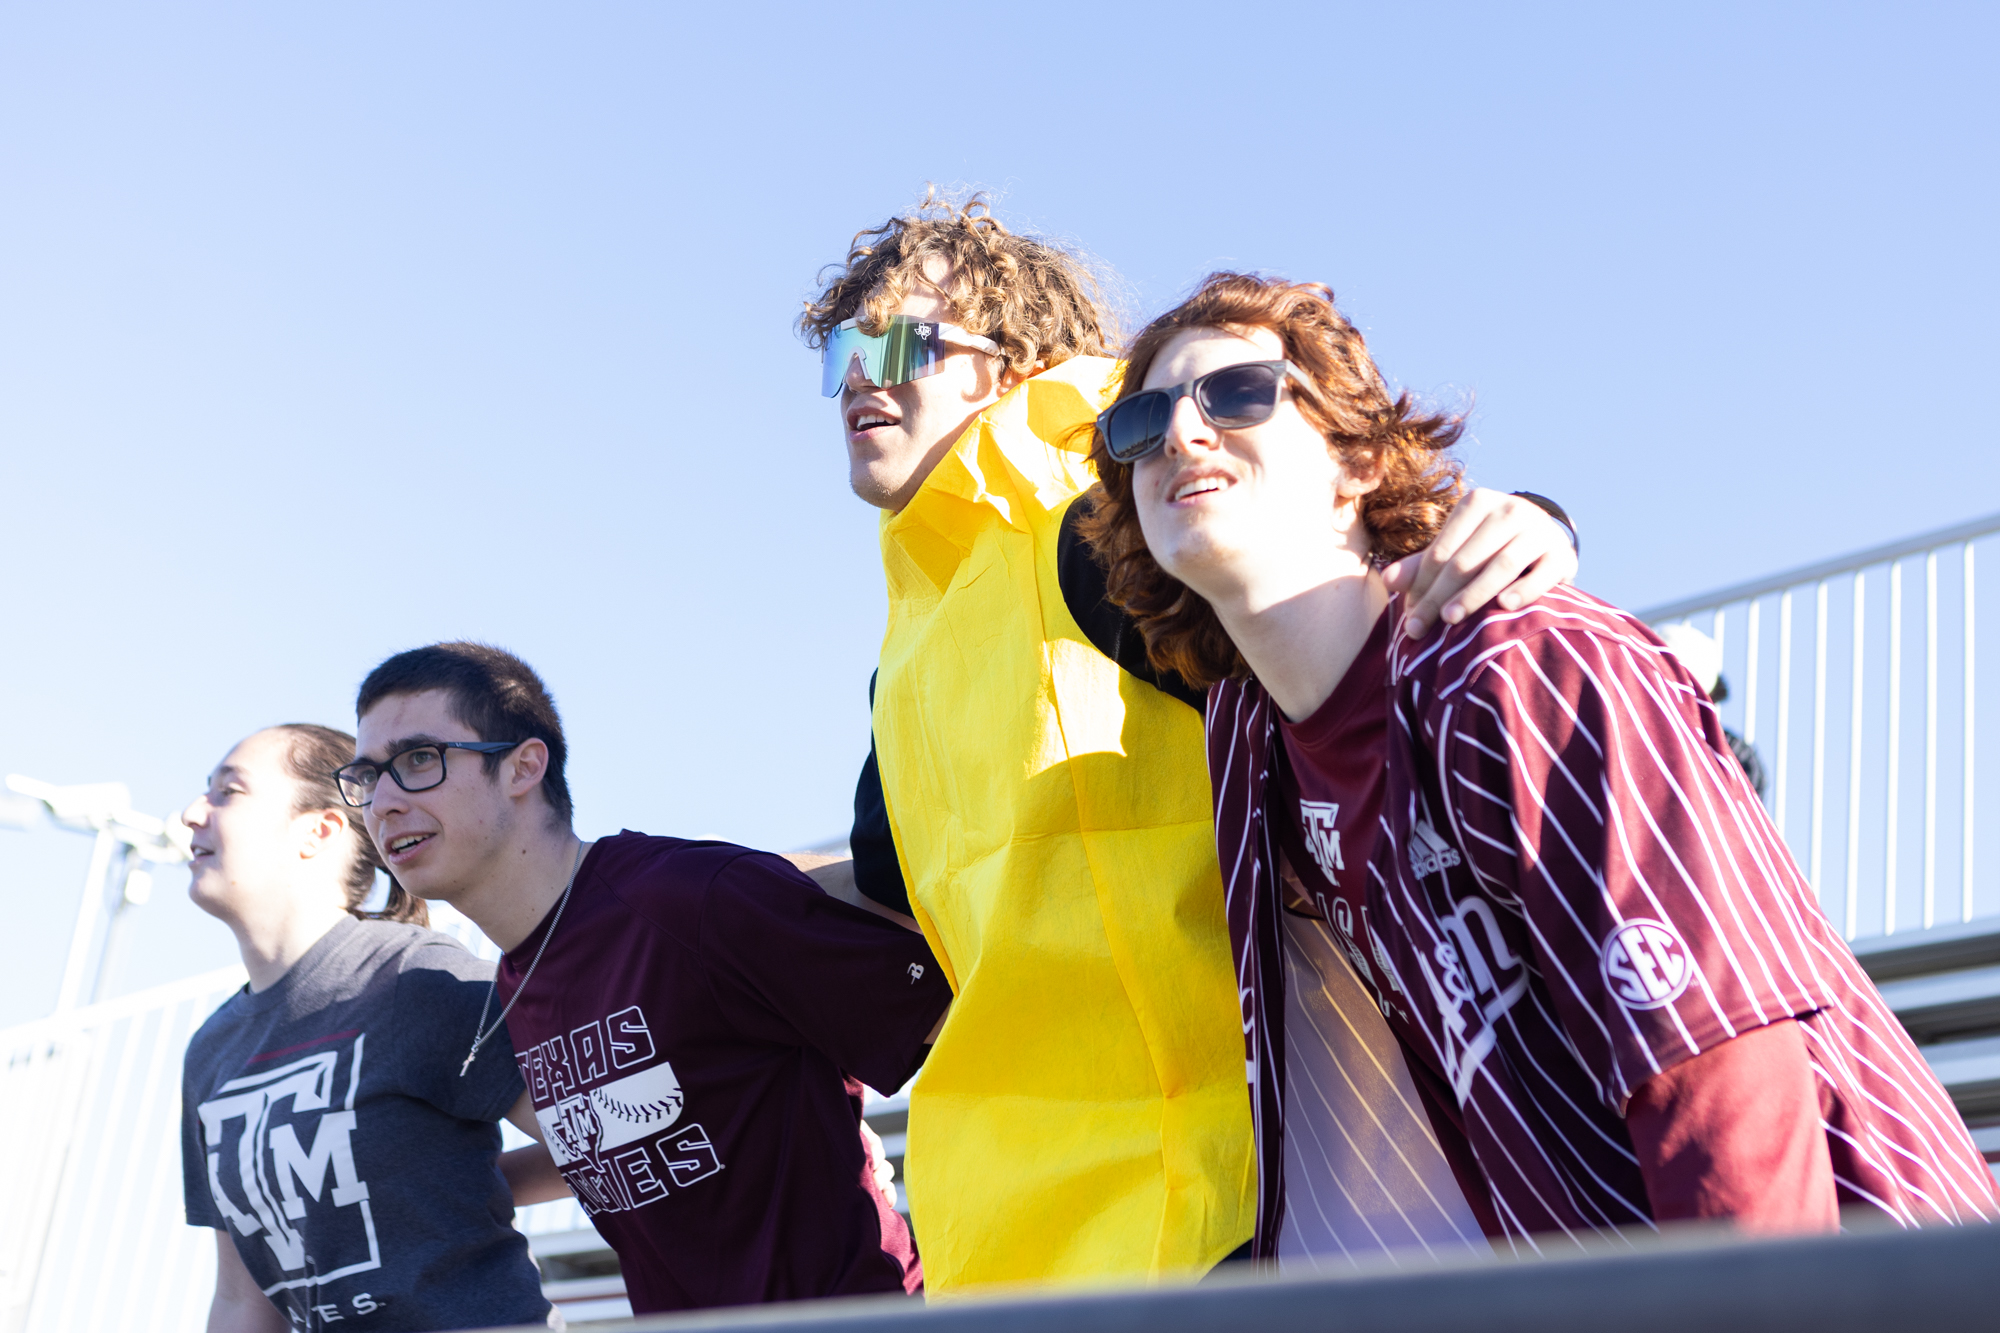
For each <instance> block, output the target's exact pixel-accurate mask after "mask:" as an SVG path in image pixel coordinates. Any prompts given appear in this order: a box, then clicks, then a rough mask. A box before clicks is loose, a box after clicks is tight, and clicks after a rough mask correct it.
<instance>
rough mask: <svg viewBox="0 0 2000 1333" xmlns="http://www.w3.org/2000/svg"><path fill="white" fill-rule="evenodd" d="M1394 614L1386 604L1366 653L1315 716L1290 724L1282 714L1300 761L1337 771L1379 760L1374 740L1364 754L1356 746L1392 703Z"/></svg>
mask: <svg viewBox="0 0 2000 1333" xmlns="http://www.w3.org/2000/svg"><path fill="white" fill-rule="evenodd" d="M1389 618H1390V617H1389V609H1388V608H1384V609H1383V612H1382V614H1381V615H1380V616H1378V617H1376V620H1375V628H1374V629H1372V630H1370V631H1369V633H1368V642H1367V643H1365V644H1363V645H1362V648H1361V655H1360V656H1358V657H1356V658H1355V659H1354V664H1353V665H1352V666H1350V667H1348V668H1347V674H1346V675H1344V676H1342V677H1341V678H1340V683H1339V684H1337V685H1335V686H1334V687H1333V693H1332V694H1329V695H1327V696H1326V702H1325V703H1323V704H1321V705H1320V706H1319V707H1318V709H1316V710H1315V711H1314V712H1313V715H1312V716H1311V717H1308V718H1306V719H1305V720H1304V721H1303V722H1290V721H1287V720H1286V719H1285V715H1284V714H1283V713H1279V714H1278V720H1279V722H1280V724H1281V725H1282V726H1283V728H1284V732H1285V745H1286V748H1288V749H1289V750H1290V751H1291V752H1292V755H1293V757H1294V758H1295V759H1298V760H1301V761H1303V762H1305V763H1307V764H1309V765H1310V766H1311V767H1312V768H1314V769H1317V770H1320V771H1322V772H1326V771H1335V772H1338V771H1341V770H1344V769H1351V768H1353V767H1354V766H1355V765H1356V763H1357V761H1361V760H1363V759H1364V758H1365V759H1368V760H1372V759H1374V758H1375V756H1374V755H1373V753H1372V750H1373V748H1374V747H1373V742H1372V739H1369V743H1368V746H1367V748H1368V750H1369V751H1370V752H1369V753H1367V754H1365V755H1364V754H1361V753H1356V752H1355V745H1356V743H1357V742H1360V741H1363V740H1364V739H1368V738H1366V737H1365V735H1364V734H1365V733H1367V732H1369V731H1371V730H1372V729H1374V728H1377V727H1379V726H1380V725H1381V723H1382V719H1383V716H1384V714H1385V712H1386V710H1387V709H1388V706H1389V694H1388V688H1389Z"/></svg>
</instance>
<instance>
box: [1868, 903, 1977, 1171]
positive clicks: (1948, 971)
mask: <svg viewBox="0 0 2000 1333" xmlns="http://www.w3.org/2000/svg"><path fill="white" fill-rule="evenodd" d="M1854 953H1855V957H1857V958H1859V959H1860V960H1861V965H1862V966H1863V967H1864V968H1866V969H1867V970H1868V975H1869V976H1871V977H1873V978H1874V979H1875V983H1876V985H1878V986H1880V987H1881V990H1882V998H1883V999H1885V1000H1887V1001H1888V1002H1889V1007H1890V1008H1891V1009H1892V1010H1894V1011H1895V1014H1896V1017H1897V1018H1898V1019H1900V1020H1901V1021H1902V1024H1903V1026H1904V1027H1905V1028H1906V1029H1907V1030H1908V1031H1909V1033H1910V1035H1911V1037H1913V1038H1914V1039H1915V1040H1916V1042H1917V1044H1918V1049H1919V1050H1920V1051H1922V1053H1923V1056H1924V1058H1925V1059H1926V1060H1928V1061H1930V1065H1931V1068H1932V1069H1933V1070H1935V1071H1936V1073H1937V1076H1938V1079H1939V1081H1940V1082H1942V1083H1943V1084H1944V1086H1945V1090H1946V1091H1947V1092H1949V1093H1950V1094H1951V1099H1952V1102H1953V1104H1954V1105H1956V1106H1957V1107H1958V1113H1959V1114H1960V1115H1962V1116H1964V1117H1965V1122H1966V1125H1967V1126H1968V1127H1969V1128H1970V1129H1971V1130H1972V1140H1973V1142H1974V1143H1975V1144H1977V1145H1978V1147H1979V1150H1980V1151H1981V1152H1982V1153H1983V1154H1985V1157H1986V1160H1987V1161H1988V1162H1989V1163H2000V918H1987V919H1984V920H1976V921H1970V922H1963V923H1960V924H1957V925H1949V926H1939V927H1936V928H1934V929H1931V930H1922V931H1912V932H1911V933H1909V934H1907V935H1889V936H1881V937H1877V938H1874V939H1867V940H1859V941H1856V943H1855V946H1854ZM1996 1174H2000V1168H1996Z"/></svg>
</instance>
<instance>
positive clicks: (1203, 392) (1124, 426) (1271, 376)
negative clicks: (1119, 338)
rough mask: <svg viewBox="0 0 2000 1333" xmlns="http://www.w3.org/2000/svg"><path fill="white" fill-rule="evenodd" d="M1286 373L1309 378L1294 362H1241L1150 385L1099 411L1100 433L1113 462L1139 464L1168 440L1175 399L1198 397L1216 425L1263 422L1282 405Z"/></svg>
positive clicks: (1199, 406)
mask: <svg viewBox="0 0 2000 1333" xmlns="http://www.w3.org/2000/svg"><path fill="white" fill-rule="evenodd" d="M1287 375H1290V376H1291V377H1292V378H1294V379H1296V380H1298V381H1300V382H1301V383H1303V382H1304V381H1305V375H1304V374H1302V373H1301V372H1300V370H1299V368H1298V367H1297V366H1295V365H1293V364H1292V363H1291V362H1289V361H1242V362H1239V363H1237V364H1236V365H1233V366H1224V367H1223V368H1222V369H1220V370H1211V371H1209V372H1208V373H1207V374H1206V375H1198V376H1196V377H1195V378H1194V379H1191V380H1189V381H1188V382H1187V383H1185V384H1176V385H1174V386H1173V387H1172V388H1170V389H1147V390H1146V391H1145V392H1143V393H1135V394H1133V395H1132V396H1131V397H1130V398H1121V399H1119V400H1118V401H1117V402H1115V403H1113V404H1112V405H1111V406H1110V407H1107V408H1105V409H1104V411H1103V412H1101V413H1099V414H1098V417H1097V433H1098V435H1099V437H1100V438H1102V439H1103V441H1104V451H1105V452H1106V453H1108V454H1110V455H1111V461H1112V462H1114V463H1136V462H1138V461H1139V460H1140V459H1142V458H1144V457H1145V456H1146V455H1147V454H1150V453H1152V452H1153V450H1155V449H1157V448H1159V447H1160V446H1161V445H1163V444H1165V443H1166V442H1167V425H1168V423H1170V422H1171V421H1172V420H1173V419H1174V403H1175V402H1177V401H1178V400H1180V399H1182V398H1192V399H1194V405H1195V410H1196V411H1198V412H1200V413H1201V419H1202V420H1203V421H1206V422H1207V423H1208V424H1209V425H1211V426H1214V427H1215V428H1216V429H1217V430H1236V429H1238V428H1240V427H1243V426H1257V425H1261V424H1263V423H1264V422H1266V421H1269V420H1270V419H1271V414H1272V413H1273V412H1275V411H1277V410H1278V386H1279V385H1280V384H1283V383H1284V381H1285V376H1287Z"/></svg>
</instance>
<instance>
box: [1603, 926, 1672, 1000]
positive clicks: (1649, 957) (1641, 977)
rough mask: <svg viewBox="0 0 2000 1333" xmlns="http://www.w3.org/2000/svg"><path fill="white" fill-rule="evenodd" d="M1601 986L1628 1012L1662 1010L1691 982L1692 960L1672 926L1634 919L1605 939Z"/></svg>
mask: <svg viewBox="0 0 2000 1333" xmlns="http://www.w3.org/2000/svg"><path fill="white" fill-rule="evenodd" d="M1601 953H1602V968H1603V972H1604V986H1605V989H1607V990H1609V991H1610V992H1611V994H1612V997H1613V998H1614V999H1616V1000H1617V1001H1618V1003H1620V1004H1622V1005H1624V1006H1625V1007H1626V1008H1627V1009H1662V1008H1665V1007H1666V1006H1667V1005H1670V1004H1672V1003H1673V1002H1674V1001H1675V1000H1677V999H1679V998H1680V996H1681V992H1682V991H1684V990H1686V989H1687V988H1688V982H1690V981H1692V980H1693V979H1694V959H1693V958H1692V957H1690V956H1689V954H1688V948H1687V944H1686V942H1685V941H1683V940H1682V939H1681V937H1680V933H1679V932H1678V931H1676V930H1675V929H1674V928H1673V927H1672V926H1670V925H1667V924H1666V923H1665V922H1662V921H1651V920H1648V919H1647V918H1645V917H1633V918H1632V919H1631V920H1629V921H1627V922H1625V923H1624V924H1623V925H1621V926H1619V927H1618V928H1617V929H1616V930H1614V931H1612V932H1611V933H1610V934H1609V935H1607V936H1605V937H1604V947H1603V949H1602V951H1601Z"/></svg>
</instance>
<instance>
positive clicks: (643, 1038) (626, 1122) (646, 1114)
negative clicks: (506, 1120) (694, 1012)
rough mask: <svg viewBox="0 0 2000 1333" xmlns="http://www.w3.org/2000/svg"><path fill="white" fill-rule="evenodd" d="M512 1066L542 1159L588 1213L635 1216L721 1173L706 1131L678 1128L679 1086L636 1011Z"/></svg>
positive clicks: (541, 1047) (545, 1045)
mask: <svg viewBox="0 0 2000 1333" xmlns="http://www.w3.org/2000/svg"><path fill="white" fill-rule="evenodd" d="M514 1058H515V1059H517V1060H519V1061H520V1062H521V1075H522V1077H523V1078H525V1079H526V1080H527V1083H528V1094H529V1096H530V1097H531V1098H532V1099H533V1101H534V1103H535V1119H536V1120H538V1121H540V1122H541V1126H542V1137H543V1139H544V1140H545V1141H546V1142H547V1143H548V1147H549V1155H550V1156H552V1157H554V1158H555V1161H556V1165H557V1166H558V1167H560V1168H561V1169H562V1173H563V1179H565V1180H567V1181H568V1182H569V1187H570V1189H571V1190H572V1191H573V1192H574V1193H575V1194H576V1197H577V1198H578V1199H579V1200H581V1201H582V1203H583V1205H584V1207H585V1208H586V1209H588V1210H589V1211H591V1212H593V1213H618V1212H625V1211H627V1210H629V1209H633V1208H643V1207H645V1206H646V1205H647V1204H649V1203H658V1202H659V1201H660V1200H661V1199H664V1198H666V1197H667V1195H668V1194H669V1193H670V1192H671V1189H684V1188H686V1187H687V1186H689V1185H692V1184H694V1183H695V1182H696V1181H698V1180H706V1179H707V1178H708V1177H710V1176H712V1175H714V1174H715V1173H716V1172H718V1171H720V1170H722V1162H721V1160H720V1159H719V1158H717V1157H716V1155H715V1147H714V1145H712V1144H711V1143H710V1142H709V1141H708V1133H707V1131H705V1130H704V1129H702V1127H701V1126H700V1125H695V1124H687V1125H683V1124H679V1123H678V1122H679V1120H680V1116H681V1107H682V1097H681V1083H680V1080H679V1079H678V1078H676V1077H675V1076H674V1068H673V1066H672V1065H670V1064H668V1063H667V1062H666V1061H665V1060H661V1059H659V1052H658V1051H657V1050H656V1049H655V1048H654V1045H653V1032H652V1029H651V1028H649V1027H648V1026H647V1025H646V1015H645V1014H644V1013H643V1012H642V1011H641V1010H640V1008H639V1006H638V1005H636V1004H635V1005H632V1006H631V1007H630V1008H626V1009H620V1010H619V1011H618V1012H617V1013H615V1014H611V1015H609V1016H607V1017H605V1018H600V1019H595V1020H593V1021H591V1022H589V1023H585V1024H584V1025H583V1026H581V1027H578V1028H575V1029H573V1030H572V1031H571V1032H570V1034H569V1035H568V1036H567V1037H563V1036H555V1037H551V1038H549V1039H548V1040H547V1041H544V1042H541V1043H539V1044H537V1045H534V1046H531V1047H529V1048H528V1049H526V1050H524V1051H517V1052H516V1053H515V1056H514ZM627 1070H630V1071H632V1072H630V1073H627V1072H625V1071H627Z"/></svg>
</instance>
